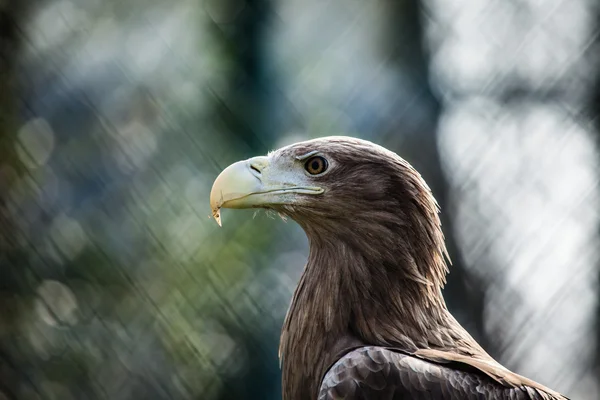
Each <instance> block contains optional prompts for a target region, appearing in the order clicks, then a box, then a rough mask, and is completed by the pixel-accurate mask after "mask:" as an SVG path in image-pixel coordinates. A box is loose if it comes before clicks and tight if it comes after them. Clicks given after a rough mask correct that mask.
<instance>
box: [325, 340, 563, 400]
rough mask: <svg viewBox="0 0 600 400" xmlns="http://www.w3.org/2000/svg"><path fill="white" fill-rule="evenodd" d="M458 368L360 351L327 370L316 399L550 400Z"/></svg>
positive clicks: (385, 351) (534, 391)
mask: <svg viewBox="0 0 600 400" xmlns="http://www.w3.org/2000/svg"><path fill="white" fill-rule="evenodd" d="M454 367H455V365H453V364H451V363H447V364H437V363H435V362H430V361H428V360H425V359H422V358H419V357H414V356H412V355H409V354H405V353H401V352H399V351H395V350H393V349H388V348H384V347H374V346H369V347H361V348H358V349H355V350H353V351H351V352H349V353H347V354H346V355H345V356H343V357H342V358H340V359H339V360H338V361H337V362H336V363H335V364H333V366H332V367H331V368H330V369H329V370H328V372H327V373H326V374H325V377H324V378H323V380H322V384H321V388H320V391H319V396H318V399H319V400H334V399H335V400H338V399H346V400H354V399H356V400H358V399H363V400H371V399H389V400H400V399H423V400H425V399H429V400H445V399H467V400H468V399H514V400H522V399H523V400H524V399H529V400H534V399H548V398H551V397H548V396H547V394H546V393H540V392H539V391H538V390H537V389H535V388H528V387H514V388H512V387H507V386H503V385H501V384H500V383H498V382H497V381H495V380H494V379H492V378H491V377H489V376H487V375H485V374H483V373H478V372H476V371H475V370H469V367H468V366H467V367H466V368H454Z"/></svg>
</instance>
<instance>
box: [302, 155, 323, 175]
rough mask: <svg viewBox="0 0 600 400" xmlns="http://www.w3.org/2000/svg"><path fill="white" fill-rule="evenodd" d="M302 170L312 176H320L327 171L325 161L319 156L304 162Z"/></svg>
mask: <svg viewBox="0 0 600 400" xmlns="http://www.w3.org/2000/svg"><path fill="white" fill-rule="evenodd" d="M304 168H306V170H307V171H308V172H309V173H311V174H313V175H317V174H320V173H322V172H325V170H326V169H327V160H326V159H324V158H323V157H320V156H317V157H313V158H311V159H310V160H308V161H307V162H306V164H305V167H304Z"/></svg>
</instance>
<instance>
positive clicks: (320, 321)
mask: <svg viewBox="0 0 600 400" xmlns="http://www.w3.org/2000/svg"><path fill="white" fill-rule="evenodd" d="M309 242H310V254H309V259H308V263H307V265H306V267H305V270H304V273H303V274H302V277H301V279H300V282H299V284H298V287H297V288H296V291H295V293H294V296H293V299H292V304H291V306H290V309H289V311H288V315H287V316H286V321H285V323H284V327H283V330H282V336H281V344H280V355H281V357H282V363H283V385H284V399H285V400H290V399H294V400H295V399H301V398H312V397H314V396H315V393H316V391H317V390H318V386H319V384H320V380H321V378H322V376H323V375H324V373H325V372H326V368H327V367H328V366H329V365H331V363H332V362H333V361H335V360H333V359H332V357H334V356H335V351H333V350H332V349H333V348H334V346H335V345H336V343H337V342H339V341H340V340H341V339H342V338H344V337H347V336H349V335H350V336H352V337H354V338H356V339H357V340H359V341H360V342H362V343H364V344H369V345H380V346H393V347H398V348H401V349H403V350H406V351H409V352H412V351H416V350H418V349H424V348H436V349H444V350H449V351H459V350H457V349H463V350H464V351H466V352H473V351H475V350H477V352H478V351H479V349H480V348H479V346H478V345H477V344H476V342H475V341H474V340H473V339H472V338H471V337H470V336H469V335H468V333H466V331H464V329H462V327H461V326H460V325H459V324H458V323H457V322H456V321H455V320H454V318H453V317H452V316H451V314H450V313H449V312H448V310H447V308H446V305H445V303H444V300H443V298H442V295H441V287H434V288H431V287H430V286H431V285H432V284H431V283H430V282H429V283H428V282H427V281H425V280H420V279H417V278H415V279H410V278H407V276H406V274H404V273H402V271H403V269H406V268H407V267H406V266H403V265H401V264H400V265H399V264H398V263H401V262H402V260H403V257H400V256H398V255H396V257H386V254H388V253H385V252H382V253H373V252H370V253H368V252H365V251H361V248H360V247H358V246H357V245H356V243H347V242H345V241H343V240H340V239H339V238H337V240H336V239H333V237H332V239H328V238H323V237H319V236H316V235H309ZM366 254H370V255H371V256H368V255H366ZM374 254H378V255H379V256H377V257H374V256H373V255H374ZM389 254H392V253H389ZM399 260H400V261H399ZM424 286H425V287H424ZM463 350H460V351H463Z"/></svg>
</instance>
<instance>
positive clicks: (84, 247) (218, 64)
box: [0, 0, 600, 400]
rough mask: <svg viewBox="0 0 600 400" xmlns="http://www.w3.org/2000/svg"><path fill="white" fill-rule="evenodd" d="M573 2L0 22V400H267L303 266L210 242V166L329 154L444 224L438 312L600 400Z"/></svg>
mask: <svg viewBox="0 0 600 400" xmlns="http://www.w3.org/2000/svg"><path fill="white" fill-rule="evenodd" d="M599 35H600V4H598V2H597V1H595V0H569V1H567V0H546V1H539V0H518V1H517V0H512V1H510V0H482V1H477V2H473V1H467V0H450V1H448V0H446V1H442V0H397V1H391V0H387V1H383V0H372V1H364V0H326V1H322V0H168V1H167V0H143V1H142V0H4V1H0V249H1V250H0V273H1V274H0V399H2V400H4V399H32V400H34V399H61V400H63V399H123V400H125V399H208V400H212V399H279V398H281V394H280V393H281V387H280V371H279V362H278V358H277V347H278V340H279V332H280V328H281V324H282V322H283V318H284V315H285V312H286V311H287V307H288V304H289V302H290V299H291V295H292V292H293V289H294V287H295V285H296V283H297V281H298V278H299V276H300V273H301V270H302V267H303V266H304V263H305V261H306V257H307V251H308V244H307V241H306V239H305V237H304V234H303V232H302V231H301V230H300V228H299V227H298V226H296V225H295V224H294V223H293V222H289V223H284V222H282V221H281V220H279V219H273V218H269V217H268V216H267V215H266V214H265V213H264V212H259V213H258V214H257V215H255V213H253V212H252V211H240V212H227V211H225V213H224V217H223V219H224V227H223V228H222V229H220V228H218V226H217V225H216V223H215V221H214V220H213V219H211V218H210V208H209V204H208V197H209V191H210V187H211V185H212V182H213V180H214V178H215V177H216V176H217V174H218V173H219V172H220V171H221V170H222V169H223V168H224V167H226V166H227V165H229V164H230V163H232V162H234V161H237V160H240V159H242V158H246V157H250V156H254V155H260V154H265V153H266V152H267V151H269V150H272V149H275V148H278V147H280V146H281V145H284V144H289V143H292V142H295V141H298V140H303V139H308V138H312V137H317V136H326V135H331V134H347V135H351V136H357V137H362V138H365V139H369V140H372V141H374V142H376V143H379V144H381V145H383V146H385V147H388V148H390V149H391V150H393V151H396V152H397V153H398V154H400V155H401V156H402V157H404V158H405V159H407V160H408V161H409V162H411V163H412V164H413V165H414V166H415V167H416V168H417V169H418V170H419V171H420V172H421V173H422V175H423V176H424V177H425V179H426V180H427V182H428V183H429V184H430V186H431V187H432V190H433V192H434V194H435V196H436V197H437V199H438V201H439V203H440V204H441V207H442V216H443V224H444V229H445V234H446V237H447V241H448V246H449V251H450V255H451V257H452V259H453V265H452V267H451V274H450V275H449V282H448V285H447V287H446V289H445V296H446V299H447V303H448V305H449V307H450V309H451V311H452V312H453V313H454V314H455V315H456V316H457V318H458V320H459V321H460V322H462V323H463V324H464V325H465V326H466V327H467V329H468V330H469V331H470V332H471V333H472V334H473V335H474V336H475V337H476V339H478V340H479V341H480V342H481V343H482V344H483V346H484V347H485V348H486V349H487V350H488V351H489V352H490V353H491V354H492V356H494V357H496V358H497V359H498V360H499V361H500V362H502V363H503V364H504V365H506V366H507V367H509V368H511V369H513V370H515V371H516V372H518V373H521V374H524V375H527V376H528V377H530V378H532V379H535V380H537V381H540V382H541V383H543V384H546V385H549V386H551V387H552V388H554V389H557V390H559V391H561V392H563V393H565V394H566V395H568V396H570V397H571V398H573V399H584V400H587V399H590V400H592V399H599V398H600V394H599V385H600V367H599V363H600V347H599V345H598V343H599V340H600V323H599V322H600V291H599V290H598V281H599V278H600V262H599V249H600V246H599V245H600V238H599V237H598V233H599V227H600V196H599V195H600V193H599V189H598V179H599V177H600V169H599V161H600V147H599V145H600V142H599V141H598V138H599V137H600V131H599V129H600V119H599V118H598V116H599V115H600V85H599V83H600V47H599V45H600V36H599Z"/></svg>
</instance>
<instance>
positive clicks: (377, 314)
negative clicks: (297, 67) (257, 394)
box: [211, 137, 564, 400]
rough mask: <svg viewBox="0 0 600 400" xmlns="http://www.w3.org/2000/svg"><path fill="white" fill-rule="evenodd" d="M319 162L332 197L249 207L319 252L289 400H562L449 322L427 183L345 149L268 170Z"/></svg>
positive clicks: (339, 146)
mask: <svg viewBox="0 0 600 400" xmlns="http://www.w3.org/2000/svg"><path fill="white" fill-rule="evenodd" d="M310 152H313V153H314V152H318V154H319V155H320V156H322V157H324V158H325V159H326V160H327V161H328V165H329V167H328V169H327V170H326V171H325V172H324V173H322V174H319V175H314V176H311V175H309V174H308V175H307V174H305V175H306V176H308V178H306V179H309V182H310V184H311V185H314V186H317V187H320V188H323V189H324V190H323V193H321V194H319V195H313V194H298V195H296V196H295V197H294V198H293V199H292V200H290V199H287V200H286V201H282V202H281V204H280V203H278V202H277V201H275V202H272V203H271V202H265V203H261V204H255V203H253V204H252V205H251V206H252V207H265V208H271V209H274V210H276V211H278V212H279V213H281V214H283V215H286V216H289V217H290V218H292V219H294V220H295V221H296V222H297V223H298V224H300V225H301V226H302V228H303V229H304V231H305V232H306V234H307V236H308V239H309V243H310V254H309V258H308V263H307V265H306V267H305V269H304V273H303V274H302V277H301V279H300V282H299V283H298V287H297V288H296V291H295V293H294V296H293V299H292V302H291V305H290V308H289V311H288V314H287V316H286V319H285V322H284V326H283V329H282V334H281V343H280V357H281V362H282V369H283V398H284V399H285V400H300V399H315V398H318V399H338V398H345V399H380V398H381V399H383V398H385V399H403V398H423V399H425V398H428V399H429V398H431V399H450V398H467V399H468V398H498V399H500V398H512V399H537V398H539V399H563V398H564V397H563V396H561V395H560V394H558V393H556V392H554V391H552V390H550V389H548V388H546V387H544V386H542V385H540V384H538V383H536V382H533V381H531V380H529V379H527V378H524V377H521V376H519V375H517V374H515V373H513V372H511V371H509V370H507V369H506V368H504V367H503V366H501V365H500V364H499V363H497V362H496V361H495V360H493V359H492V358H491V357H490V356H489V355H488V354H487V353H486V352H485V351H484V350H483V349H482V348H481V346H479V344H477V342H475V340H474V339H473V338H472V337H471V336H470V335H469V334H468V333H467V332H466V330H465V329H463V327H462V326H461V325H460V324H459V323H458V322H457V321H456V320H455V319H454V317H453V316H452V315H451V314H450V313H449V311H448V310H447V308H446V304H445V302H444V299H443V297H442V292H441V290H442V287H443V285H444V283H445V276H446V273H447V272H448V269H447V264H446V259H447V253H446V247H445V244H444V237H443V234H442V231H441V227H440V220H439V217H438V206H437V204H436V202H435V199H434V198H433V196H432V194H431V191H430V189H429V188H428V186H427V184H426V183H425V181H424V180H423V179H422V178H421V176H420V175H419V173H418V172H417V171H415V170H414V169H413V168H412V167H411V166H410V165H409V164H408V163H407V162H406V161H405V160H403V159H402V158H400V157H399V156H398V155H396V154H395V153H393V152H391V151H388V150H386V149H384V148H382V147H380V146H377V145H375V144H373V143H370V142H367V141H363V140H358V139H353V138H347V137H329V138H322V139H317V140H312V141H307V142H302V143H298V144H294V145H291V146H288V147H285V148H283V149H280V150H277V151H275V152H272V153H270V154H269V157H268V161H269V165H270V166H269V167H266V168H275V167H274V166H277V165H286V167H285V170H286V171H287V172H286V173H288V174H289V173H290V172H289V171H290V170H294V168H296V167H294V165H296V164H294V163H291V164H290V161H288V160H297V158H298V157H300V156H302V155H303V154H307V153H310ZM302 162H303V161H300V162H299V163H300V164H299V165H300V168H302V164H301V163H302ZM261 171H262V170H261ZM260 178H261V177H260V176H259V179H260ZM271 178H272V177H271ZM302 179H305V178H302ZM283 183H284V184H289V182H287V183H286V182H283ZM211 196H212V194H211Z"/></svg>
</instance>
